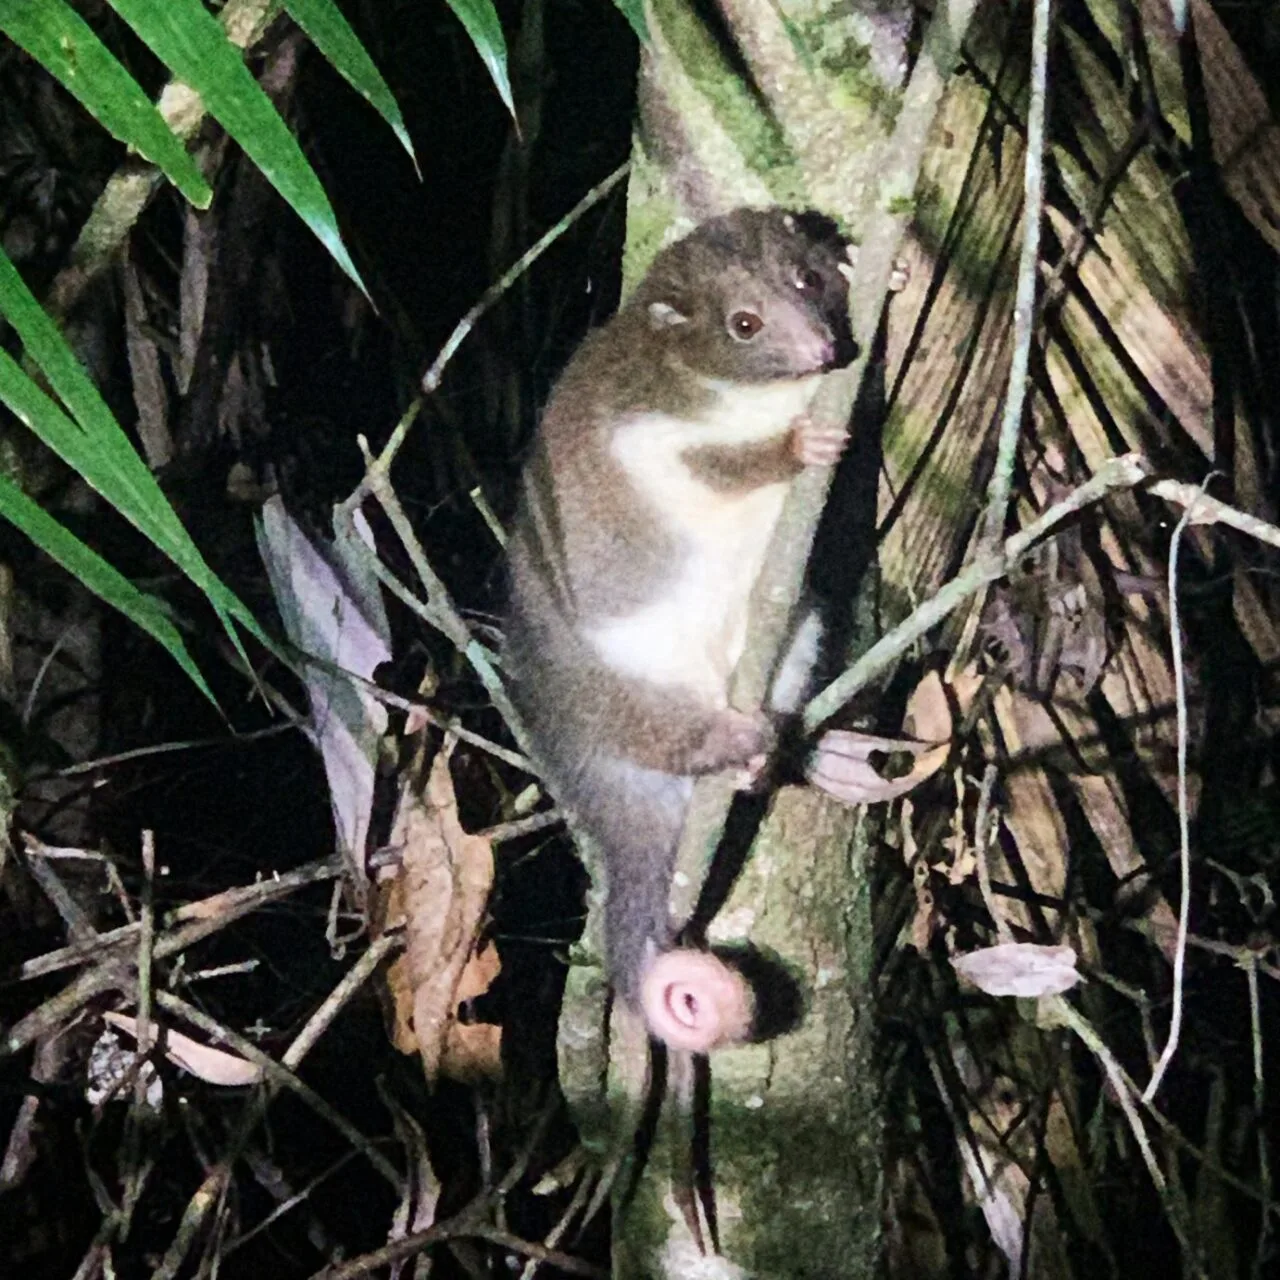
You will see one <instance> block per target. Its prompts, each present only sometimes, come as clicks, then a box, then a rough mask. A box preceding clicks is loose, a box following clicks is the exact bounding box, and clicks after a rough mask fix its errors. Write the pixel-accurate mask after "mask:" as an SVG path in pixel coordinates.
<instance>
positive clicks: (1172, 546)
mask: <svg viewBox="0 0 1280 1280" xmlns="http://www.w3.org/2000/svg"><path fill="white" fill-rule="evenodd" d="M1213 475H1214V473H1213V472H1210V474H1209V475H1208V476H1206V477H1205V480H1204V483H1203V484H1202V485H1201V486H1200V489H1201V493H1200V494H1199V495H1198V496H1199V497H1202V496H1203V491H1204V489H1205V488H1206V487H1207V486H1208V484H1209V481H1210V480H1211V479H1212V478H1213ZM1195 509H1196V503H1195V501H1192V502H1189V503H1188V504H1187V506H1186V509H1185V510H1184V511H1183V513H1182V518H1181V519H1180V520H1179V521H1178V523H1177V525H1176V526H1175V527H1174V530H1173V537H1172V539H1171V540H1170V543H1169V645H1170V647H1171V649H1172V651H1173V692H1174V705H1175V710H1176V713H1177V718H1178V862H1179V865H1180V867H1181V870H1182V901H1181V902H1180V903H1179V905H1178V938H1177V942H1176V944H1175V946H1174V949H1173V1012H1172V1015H1171V1016H1170V1019H1169V1039H1168V1040H1167V1041H1166V1042H1165V1046H1164V1050H1163V1052H1162V1053H1161V1054H1160V1059H1159V1061H1158V1062H1157V1063H1156V1066H1155V1070H1154V1071H1153V1072H1152V1073H1151V1080H1150V1081H1149V1082H1148V1084H1147V1087H1146V1089H1145V1090H1143V1093H1142V1100H1143V1102H1150V1101H1151V1099H1152V1098H1154V1097H1155V1096H1156V1090H1157V1089H1159V1088H1160V1081H1161V1080H1163V1079H1164V1073H1165V1072H1166V1071H1167V1070H1168V1069H1169V1064H1170V1063H1171V1062H1172V1061H1173V1055H1174V1054H1175V1053H1176V1052H1177V1049H1178V1037H1179V1036H1180V1035H1181V1033H1182V983H1183V971H1184V970H1185V968H1186V963H1187V931H1188V929H1189V927H1190V920H1191V817H1190V814H1189V812H1188V809H1189V806H1188V804H1187V679H1186V672H1185V671H1184V669H1183V659H1182V623H1181V619H1180V618H1179V616H1178V552H1179V550H1180V549H1181V547H1182V535H1183V533H1185V532H1186V528H1187V525H1189V524H1190V523H1191V515H1192V512H1194V511H1195Z"/></svg>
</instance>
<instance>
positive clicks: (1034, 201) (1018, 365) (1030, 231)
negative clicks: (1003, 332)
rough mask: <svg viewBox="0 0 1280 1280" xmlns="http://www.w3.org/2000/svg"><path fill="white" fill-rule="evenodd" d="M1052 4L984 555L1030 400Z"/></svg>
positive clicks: (1025, 186) (1034, 88) (1005, 504)
mask: <svg viewBox="0 0 1280 1280" xmlns="http://www.w3.org/2000/svg"><path fill="white" fill-rule="evenodd" d="M1052 8H1053V4H1052V0H1035V5H1034V8H1033V10H1032V14H1033V16H1032V21H1031V101H1030V104H1029V106H1028V109H1027V158H1026V163H1025V166H1024V169H1023V178H1022V253H1021V255H1020V257H1019V259H1018V286H1017V293H1016V295H1015V297H1014V304H1013V335H1014V336H1013V356H1012V359H1011V360H1010V363H1009V386H1008V389H1007V390H1006V392H1005V397H1004V415H1003V417H1002V418H1001V420H1000V437H999V441H998V443H997V446H996V465H995V470H994V471H993V472H992V474H991V485H990V488H989V490H988V498H987V512H986V517H985V520H984V527H983V533H982V540H981V551H982V552H986V553H988V554H991V553H994V552H995V550H996V548H997V547H998V546H999V544H1000V541H1001V538H1002V536H1003V534H1004V521H1005V513H1006V512H1007V511H1008V508H1009V494H1010V493H1011V491H1012V489H1013V464H1014V460H1015V459H1016V457H1017V452H1018V434H1019V432H1020V430H1021V427H1022V412H1023V409H1024V408H1025V406H1026V401H1027V367H1028V365H1029V363H1030V359H1031V334H1032V330H1033V328H1034V325H1035V313H1036V282H1037V278H1038V272H1039V269H1040V224H1041V222H1042V221H1043V219H1044V139H1045V103H1046V99H1047V98H1048V78H1049V71H1048V68H1049V18H1050V13H1051V11H1052Z"/></svg>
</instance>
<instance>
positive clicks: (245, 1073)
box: [102, 1011, 262, 1088]
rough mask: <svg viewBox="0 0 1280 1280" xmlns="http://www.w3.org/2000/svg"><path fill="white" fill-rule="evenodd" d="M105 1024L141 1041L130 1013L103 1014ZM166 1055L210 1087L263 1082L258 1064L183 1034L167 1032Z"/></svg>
mask: <svg viewBox="0 0 1280 1280" xmlns="http://www.w3.org/2000/svg"><path fill="white" fill-rule="evenodd" d="M102 1018H103V1021H104V1022H109V1023H111V1025H112V1026H114V1027H119V1028H120V1029H121V1030H122V1031H127V1032H128V1033H129V1035H131V1036H133V1037H134V1039H135V1040H136V1039H137V1038H138V1020H137V1018H133V1017H130V1016H129V1014H127V1013H115V1012H110V1011H109V1012H107V1013H104V1014H103V1015H102ZM147 1039H148V1042H149V1043H148V1044H147V1045H146V1046H145V1047H146V1048H150V1047H151V1045H152V1044H154V1043H155V1040H156V1027H155V1026H154V1024H153V1025H152V1027H151V1031H150V1035H149V1036H148V1037H147ZM164 1056H165V1057H166V1058H168V1059H169V1061H170V1062H172V1063H173V1064H174V1065H175V1066H179V1067H181V1068H182V1069H183V1070H184V1071H189V1072H190V1073H191V1074H192V1075H193V1076H199V1077H200V1079H201V1080H205V1081H208V1083H209V1084H218V1085H223V1086H226V1087H228V1088H234V1087H236V1086H243V1085H250V1084H257V1083H258V1081H259V1080H261V1079H262V1068H261V1067H260V1066H258V1064H257V1063H255V1062H249V1061H247V1060H246V1059H244V1058H242V1057H241V1056H240V1055H239V1054H238V1053H229V1052H228V1051H227V1050H226V1049H215V1048H213V1046H212V1045H207V1044H201V1043H200V1042H199V1041H198V1040H193V1039H192V1038H191V1037H190V1036H184V1035H183V1034H182V1032H180V1031H173V1030H170V1029H166V1031H165V1033H164Z"/></svg>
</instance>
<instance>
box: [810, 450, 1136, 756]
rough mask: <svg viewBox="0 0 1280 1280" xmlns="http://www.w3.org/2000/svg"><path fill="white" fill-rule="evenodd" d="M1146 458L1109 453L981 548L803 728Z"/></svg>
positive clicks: (1128, 478) (819, 702)
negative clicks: (992, 545)
mask: <svg viewBox="0 0 1280 1280" xmlns="http://www.w3.org/2000/svg"><path fill="white" fill-rule="evenodd" d="M1148 474H1149V473H1148V470H1147V464H1146V461H1145V460H1144V459H1143V458H1142V457H1141V456H1140V455H1138V454H1136V453H1125V454H1121V455H1120V456H1119V457H1116V458H1109V459H1107V461H1106V462H1104V463H1103V464H1102V466H1101V467H1100V468H1099V469H1098V472H1097V474H1096V475H1094V476H1092V477H1090V479H1088V480H1086V481H1085V482H1084V484H1082V485H1080V486H1079V487H1078V488H1076V489H1073V490H1072V491H1071V492H1070V493H1069V494H1067V496H1066V497H1065V498H1063V499H1062V501H1061V502H1055V503H1054V504H1053V506H1051V507H1050V508H1049V509H1048V510H1047V511H1046V512H1044V514H1043V515H1041V516H1040V517H1039V518H1038V519H1036V520H1033V521H1032V522H1031V524H1029V525H1027V527H1026V528H1025V529H1022V530H1020V531H1019V532H1017V533H1015V534H1014V535H1013V536H1012V537H1011V538H1009V539H1008V540H1007V541H1006V542H1005V544H1004V548H1003V550H1001V551H997V552H985V553H983V552H979V554H978V558H977V559H976V560H974V561H973V563H972V564H970V565H969V567H968V568H967V569H966V570H965V571H964V572H963V573H961V574H959V575H958V576H957V577H955V578H952V580H951V581H950V582H948V583H947V584H946V585H945V586H943V587H942V588H940V590H939V591H938V593H937V594H936V595H935V596H933V597H932V598H931V599H929V600H926V601H925V602H924V603H923V604H922V605H920V607H919V608H917V609H916V610H915V611H914V612H913V613H912V614H911V615H910V616H909V617H908V618H906V619H904V620H903V621H902V622H900V623H899V624H898V625H897V626H896V627H894V628H893V630H892V631H890V632H889V633H888V634H887V635H884V636H882V637H881V638H880V639H879V640H877V641H876V643H875V644H873V645H872V646H871V648H870V649H868V650H867V652H866V653H864V654H863V655H862V657H861V658H859V659H858V661H857V662H855V663H854V664H853V666H851V667H850V668H849V669H848V670H847V671H846V672H845V673H844V674H843V675H841V676H839V677H837V678H836V679H835V680H833V681H832V682H831V683H830V684H829V685H828V686H827V687H826V688H825V689H823V690H822V692H821V693H819V694H818V695H817V696H816V697H815V698H814V699H813V701H811V702H810V703H809V705H808V706H807V707H805V709H804V727H805V729H806V731H808V732H812V731H813V730H815V729H817V728H818V727H819V726H820V725H822V724H823V723H824V722H825V721H827V720H829V719H830V718H831V717H832V716H833V715H835V713H836V712H837V711H839V710H840V708H841V707H843V706H844V705H845V703H847V702H848V701H849V699H850V698H852V697H853V696H854V694H856V693H857V692H858V691H859V690H861V689H863V688H865V687H866V686H867V685H868V684H870V682H871V681H872V680H873V679H874V678H875V677H876V676H877V675H879V674H880V673H881V672H882V671H884V670H886V669H887V668H888V667H889V666H890V665H891V664H892V663H893V662H894V661H896V660H897V658H899V657H900V656H901V655H902V654H904V653H906V652H907V650H908V649H910V648H911V646H912V645H914V644H915V643H916V641H918V640H920V639H921V638H922V637H923V636H925V635H927V634H928V633H929V632H930V631H931V630H932V629H933V628H934V627H935V626H937V625H938V623H939V622H941V621H942V620H943V619H944V618H945V617H946V616H947V615H948V614H949V613H951V611H952V610H953V609H955V608H957V607H958V606H959V605H961V604H963V603H964V602H965V601H966V600H967V599H968V598H969V597H970V596H972V595H975V594H976V593H977V592H978V591H980V590H982V588H983V587H985V586H986V585H987V583H989V582H994V581H995V580H996V579H997V578H1002V577H1004V575H1005V574H1006V573H1007V572H1008V571H1009V566H1010V565H1012V564H1015V563H1016V562H1017V560H1018V558H1019V557H1020V556H1022V555H1025V554H1026V552H1027V551H1029V550H1030V549H1031V547H1033V546H1034V545H1035V544H1036V543H1037V542H1038V541H1039V540H1040V539H1041V538H1042V537H1044V536H1045V534H1047V533H1048V532H1049V531H1050V530H1052V529H1054V528H1055V527H1056V526H1057V525H1059V524H1061V523H1062V522H1063V521H1064V520H1066V519H1067V518H1068V517H1069V516H1072V515H1074V514H1075V513H1076V512H1077V511H1080V510H1082V509H1083V508H1084V507H1087V506H1089V505H1090V504H1092V503H1094V502H1097V501H1098V500H1099V499H1100V498H1102V497H1104V496H1105V495H1106V494H1107V493H1109V492H1110V491H1111V490H1112V489H1132V488H1133V487H1134V486H1135V485H1137V484H1140V483H1141V482H1142V481H1143V480H1144V479H1145V478H1146V477H1147V475H1148Z"/></svg>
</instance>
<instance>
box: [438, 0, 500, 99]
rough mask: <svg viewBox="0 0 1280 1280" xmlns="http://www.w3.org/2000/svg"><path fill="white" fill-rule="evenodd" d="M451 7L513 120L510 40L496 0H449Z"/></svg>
mask: <svg viewBox="0 0 1280 1280" xmlns="http://www.w3.org/2000/svg"><path fill="white" fill-rule="evenodd" d="M449 8H450V9H452V10H453V12H454V14H455V15H456V16H457V19H458V21H459V22H461V23H462V25H463V26H464V27H466V29H467V35H469V36H470V37H471V43H472V44H473V45H475V47H476V52H477V53H478V54H479V55H480V57H481V58H482V59H483V61H484V65H485V66H486V67H487V68H488V69H489V75H490V77H491V78H492V79H493V83H494V84H495V85H496V86H497V90H498V96H499V97H500V98H501V99H502V101H503V103H504V105H505V106H506V108H507V110H508V111H509V112H511V115H512V118H513V119H514V118H515V114H516V107H515V103H514V102H513V101H512V99H511V81H510V79H509V78H508V76H507V40H506V37H505V36H504V35H503V34H502V23H500V22H499V21H498V11H497V10H496V9H495V8H494V7H493V0H449Z"/></svg>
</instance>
